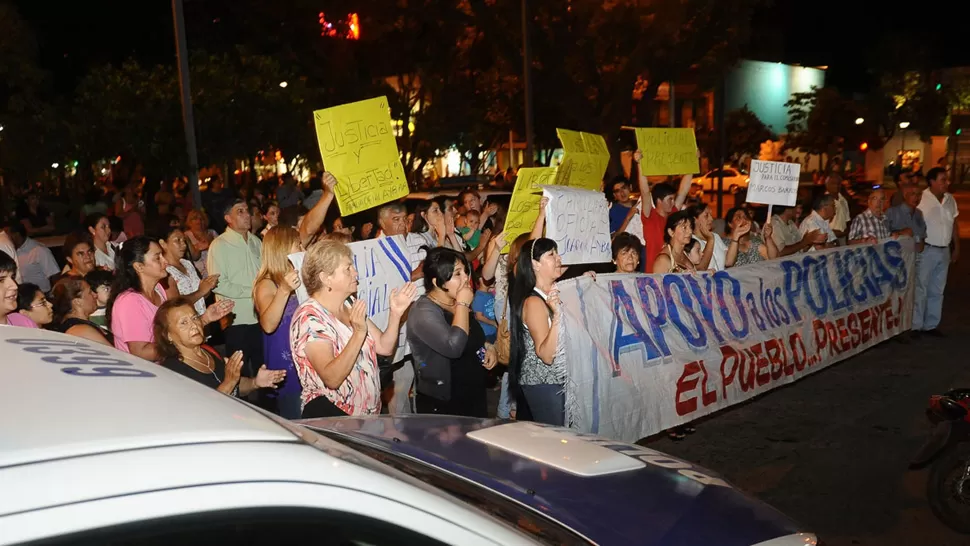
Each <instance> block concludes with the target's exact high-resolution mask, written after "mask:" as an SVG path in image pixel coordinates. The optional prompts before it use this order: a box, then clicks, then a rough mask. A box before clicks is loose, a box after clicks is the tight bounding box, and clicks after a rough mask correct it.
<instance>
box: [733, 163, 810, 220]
mask: <svg viewBox="0 0 970 546" xmlns="http://www.w3.org/2000/svg"><path fill="white" fill-rule="evenodd" d="M801 169H802V166H801V164H800V163H785V162H784V161H759V160H757V159H752V160H751V180H750V181H749V182H748V196H747V197H746V198H745V200H746V201H747V202H748V203H761V204H763V205H784V206H786V207H794V206H795V203H796V202H797V199H798V175H799V173H800V172H801ZM769 220H770V218H769Z"/></svg>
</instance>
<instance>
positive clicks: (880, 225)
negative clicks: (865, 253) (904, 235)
mask: <svg viewBox="0 0 970 546" xmlns="http://www.w3.org/2000/svg"><path fill="white" fill-rule="evenodd" d="M885 210H886V193H885V192H883V191H882V190H874V191H873V192H872V193H870V194H869V206H868V208H866V210H864V211H863V212H862V214H860V215H858V216H856V217H855V218H854V219H853V220H852V225H851V228H850V229H849V244H850V245H858V244H864V243H865V244H875V243H877V242H879V241H884V240H886V239H888V238H889V237H890V235H891V234H890V232H889V222H887V221H886V215H885V214H884V211H885Z"/></svg>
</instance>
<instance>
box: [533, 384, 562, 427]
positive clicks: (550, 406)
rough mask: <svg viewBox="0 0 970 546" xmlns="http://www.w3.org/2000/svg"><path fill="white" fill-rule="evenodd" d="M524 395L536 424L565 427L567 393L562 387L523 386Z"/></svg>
mask: <svg viewBox="0 0 970 546" xmlns="http://www.w3.org/2000/svg"><path fill="white" fill-rule="evenodd" d="M522 394H523V395H524V396H525V400H526V402H528V403H529V409H530V410H531V411H532V420H533V421H535V422H536V423H544V424H547V425H554V426H559V427H561V426H564V425H565V422H566V393H564V392H563V387H562V385H522Z"/></svg>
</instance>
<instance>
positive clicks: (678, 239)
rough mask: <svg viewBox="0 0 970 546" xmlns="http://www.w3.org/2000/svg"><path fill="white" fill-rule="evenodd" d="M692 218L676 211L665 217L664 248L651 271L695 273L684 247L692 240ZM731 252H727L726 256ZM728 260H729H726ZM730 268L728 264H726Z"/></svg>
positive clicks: (687, 213) (684, 211)
mask: <svg viewBox="0 0 970 546" xmlns="http://www.w3.org/2000/svg"><path fill="white" fill-rule="evenodd" d="M693 233H694V217H693V216H691V214H690V212H688V211H686V210H682V211H678V212H675V213H673V214H671V215H670V216H668V217H667V226H666V229H665V230H664V247H663V248H662V249H661V252H660V254H659V255H658V256H657V259H656V260H654V262H653V268H652V271H653V272H654V273H657V274H664V273H696V271H697V270H696V269H695V268H694V264H693V263H691V261H690V258H688V257H687V253H686V252H685V250H684V249H685V247H686V246H687V243H688V242H689V241H690V240H691V239H692V238H693ZM730 254H731V251H730V250H728V256H730ZM728 260H730V258H728ZM727 265H728V267H730V265H731V264H730V262H728V264H727Z"/></svg>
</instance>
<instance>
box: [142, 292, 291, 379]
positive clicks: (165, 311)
mask: <svg viewBox="0 0 970 546" xmlns="http://www.w3.org/2000/svg"><path fill="white" fill-rule="evenodd" d="M154 334H155V344H156V350H157V351H158V353H159V355H160V356H161V357H162V362H161V364H162V366H165V367H166V368H168V369H170V370H172V371H174V372H178V373H180V374H182V375H184V376H186V377H188V378H190V379H194V380H195V381H198V382H199V383H202V384H203V385H206V386H209V387H212V388H213V389H216V390H218V391H219V392H221V393H223V394H228V395H230V396H247V395H248V394H249V393H251V392H253V391H254V390H256V389H259V388H271V387H275V386H276V385H277V384H278V383H280V382H281V381H283V379H284V378H285V377H286V370H267V369H266V366H265V365H263V366H261V367H260V368H259V371H258V372H256V377H255V378H249V377H243V376H241V370H242V362H243V354H242V351H236V353H235V354H233V355H232V357H231V358H229V359H223V358H222V357H221V356H219V353H217V352H216V351H215V349H213V348H212V347H209V346H207V345H204V342H205V334H204V333H203V331H202V317H200V316H199V315H198V314H197V313H196V312H195V307H194V306H193V305H192V302H190V301H189V300H187V299H185V298H174V299H171V300H168V301H166V302H165V303H163V304H162V306H161V307H159V308H158V312H157V313H156V314H155V324H154Z"/></svg>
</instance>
